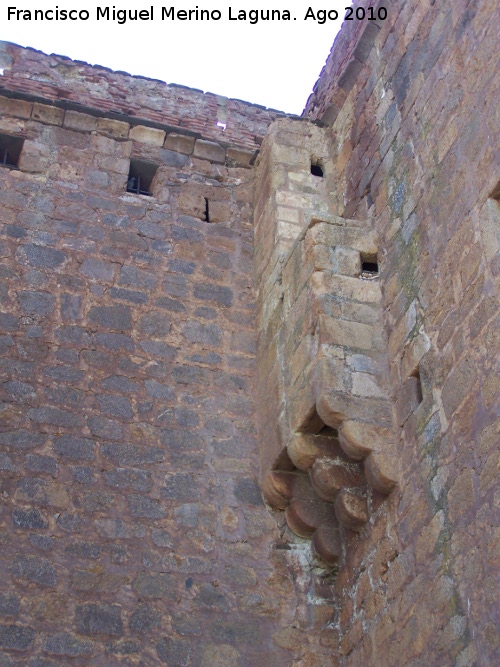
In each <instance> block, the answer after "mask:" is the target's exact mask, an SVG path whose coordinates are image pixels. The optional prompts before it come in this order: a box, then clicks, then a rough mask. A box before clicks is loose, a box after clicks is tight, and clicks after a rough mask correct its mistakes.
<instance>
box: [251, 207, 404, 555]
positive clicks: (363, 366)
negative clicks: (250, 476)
mask: <svg viewBox="0 0 500 667" xmlns="http://www.w3.org/2000/svg"><path fill="white" fill-rule="evenodd" d="M281 285H282V291H283V292H282V294H283V302H282V313H281V326H280V328H279V330H278V331H277V333H276V340H275V344H274V348H273V350H274V353H275V354H276V355H277V358H278V364H279V367H280V371H281V373H282V376H283V377H282V380H283V381H282V382H281V385H280V386H281V392H282V396H281V397H280V399H281V401H280V405H281V411H280V415H279V421H280V424H279V432H280V434H281V441H282V445H283V449H282V451H281V452H280V453H279V455H278V456H277V457H276V458H275V460H274V464H272V465H271V469H270V470H268V472H267V474H265V476H264V480H263V491H264V495H265V497H266V499H267V500H268V502H269V503H270V504H271V505H273V506H274V507H277V508H280V509H284V510H286V519H287V522H288V525H289V527H290V528H291V530H292V531H293V532H294V533H296V534H297V535H299V536H301V537H307V538H311V539H312V543H313V547H314V549H315V551H316V552H317V554H318V555H319V556H320V557H321V558H322V559H323V561H325V562H326V563H327V564H329V565H334V564H336V563H337V561H338V559H339V557H340V556H341V554H342V549H343V537H342V536H343V535H344V536H345V530H346V529H347V530H351V531H360V530H361V529H362V528H363V527H364V526H365V525H366V524H367V523H368V522H369V520H370V516H371V513H372V512H373V511H374V503H373V500H374V497H375V496H377V494H382V496H385V495H387V494H389V493H390V492H391V491H392V490H393V489H394V487H395V486H396V485H397V482H398V457H397V453H396V446H397V442H398V440H399V432H398V430H397V427H396V426H395V419H394V416H393V415H394V409H393V402H392V399H391V394H390V387H389V384H388V378H389V372H388V360H387V354H386V339H385V334H384V326H383V305H382V292H381V285H380V274H379V271H378V259H377V244H376V240H375V237H374V234H373V233H372V232H371V231H370V230H367V229H366V226H365V225H363V224H361V223H359V222H357V221H355V220H346V219H343V218H338V217H336V216H328V219H326V220H324V219H323V220H315V219H313V220H311V222H310V224H309V225H308V226H307V228H306V229H305V230H304V232H303V233H302V234H301V236H300V238H299V239H298V240H297V241H296V243H295V244H294V246H293V248H292V249H291V252H290V254H289V256H288V257H287V259H286V261H285V262H284V265H283V269H282V271H281ZM374 492H376V493H375V494H374ZM378 498H379V500H380V499H381V496H378Z"/></svg>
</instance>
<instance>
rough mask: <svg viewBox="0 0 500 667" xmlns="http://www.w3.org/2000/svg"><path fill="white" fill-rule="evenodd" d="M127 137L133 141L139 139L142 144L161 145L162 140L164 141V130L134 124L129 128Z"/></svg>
mask: <svg viewBox="0 0 500 667" xmlns="http://www.w3.org/2000/svg"><path fill="white" fill-rule="evenodd" d="M129 138H130V139H132V140H133V141H139V142H140V143H142V144H149V145H151V146H163V142H164V141H165V132H164V130H159V129H157V128H154V127H146V126H145V125H135V126H134V127H132V128H131V129H130V132H129Z"/></svg>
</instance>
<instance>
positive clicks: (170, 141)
mask: <svg viewBox="0 0 500 667" xmlns="http://www.w3.org/2000/svg"><path fill="white" fill-rule="evenodd" d="M194 142H195V138H194V137H189V136H187V135H185V134H177V133H176V132H170V133H169V134H167V137H166V139H165V143H164V148H166V149H167V150H169V151H175V152H176V153H182V154H183V155H191V154H192V152H193V150H194Z"/></svg>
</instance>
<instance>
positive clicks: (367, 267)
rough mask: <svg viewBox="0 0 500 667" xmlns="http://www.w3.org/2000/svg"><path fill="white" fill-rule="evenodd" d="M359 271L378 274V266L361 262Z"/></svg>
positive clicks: (373, 263)
mask: <svg viewBox="0 0 500 667" xmlns="http://www.w3.org/2000/svg"><path fill="white" fill-rule="evenodd" d="M361 269H362V270H363V271H368V273H378V264H377V262H363V263H362V264H361Z"/></svg>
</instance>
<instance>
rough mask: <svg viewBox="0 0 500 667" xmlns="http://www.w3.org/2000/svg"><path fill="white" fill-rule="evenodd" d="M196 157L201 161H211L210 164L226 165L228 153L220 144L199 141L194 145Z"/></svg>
mask: <svg viewBox="0 0 500 667" xmlns="http://www.w3.org/2000/svg"><path fill="white" fill-rule="evenodd" d="M193 155H194V157H197V158H200V159H201V160H210V162H219V163H222V164H223V163H224V162H225V160H226V151H225V149H224V148H222V146H221V145H220V144H217V143H215V142H214V141H205V140H204V139H197V140H196V142H195V145H194V153H193Z"/></svg>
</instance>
